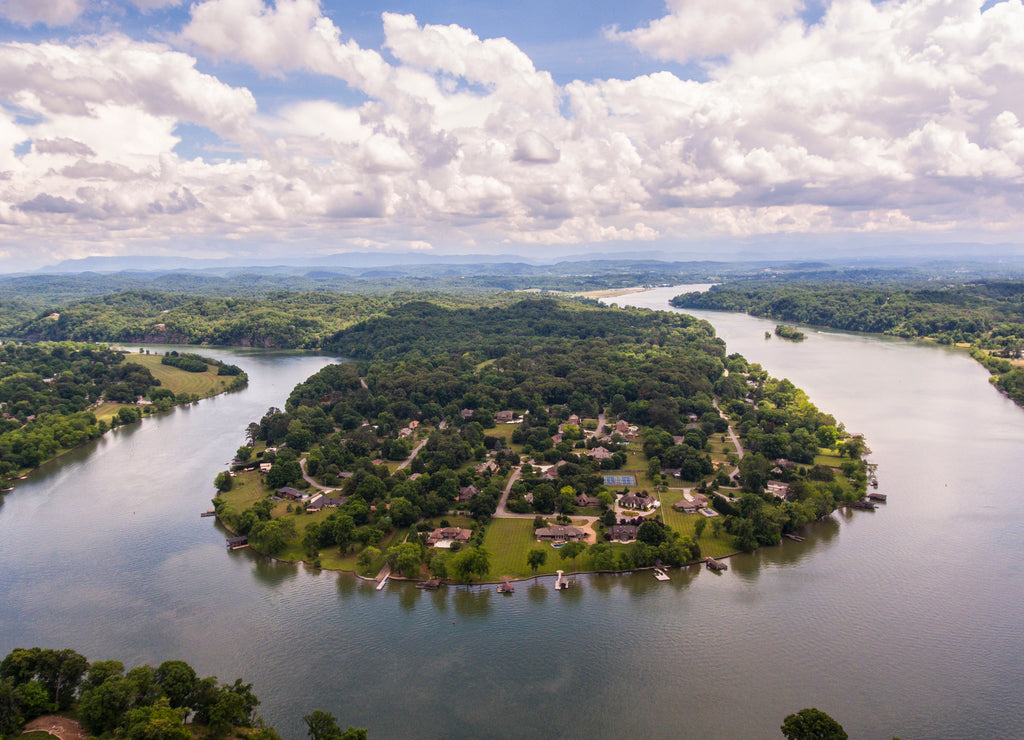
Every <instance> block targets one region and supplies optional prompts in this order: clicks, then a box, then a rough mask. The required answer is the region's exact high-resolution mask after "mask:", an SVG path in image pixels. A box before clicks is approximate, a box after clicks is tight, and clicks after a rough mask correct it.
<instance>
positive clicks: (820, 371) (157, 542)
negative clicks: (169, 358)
mask: <svg viewBox="0 0 1024 740" xmlns="http://www.w3.org/2000/svg"><path fill="white" fill-rule="evenodd" d="M677 292H679V290H678V289H658V290H653V291H648V292H645V293H639V294H634V295H630V296H626V297H620V298H616V299H611V300H614V301H617V302H619V303H620V304H621V303H627V302H628V303H634V304H637V305H644V306H649V307H652V308H666V307H667V304H666V301H667V299H668V298H669V297H671V296H672V295H675V294H676V293H677ZM692 313H697V314H698V315H700V316H702V317H703V318H707V319H708V320H709V321H711V323H712V324H714V326H715V328H716V330H717V331H718V333H719V335H720V336H722V337H723V338H724V339H725V340H726V342H727V343H728V348H729V351H730V352H740V353H742V354H744V355H745V356H746V357H747V358H748V359H749V360H751V361H754V362H759V363H761V364H762V365H763V366H764V367H765V368H766V369H767V370H768V371H769V372H771V373H772V374H773V375H777V376H782V377H788V378H790V379H791V380H792V381H793V382H794V383H796V384H797V385H798V386H800V387H802V388H804V389H805V390H806V391H807V392H808V393H809V395H810V396H811V398H812V400H813V401H814V402H815V403H816V404H817V405H818V407H819V408H821V409H822V410H824V411H827V412H829V413H832V414H835V416H836V417H837V418H838V419H840V420H842V421H843V422H845V423H846V425H847V427H848V428H849V429H851V430H854V431H859V432H863V433H864V434H865V435H866V436H867V438H868V443H869V445H870V447H871V448H872V450H873V453H872V455H871V460H872V461H873V462H876V463H878V465H879V468H878V476H879V479H880V481H881V486H880V490H881V491H883V492H885V493H888V494H889V503H888V504H886V505H884V506H883V507H881V508H880V510H879V511H877V512H873V513H872V512H853V513H850V514H843V515H839V514H837V515H834V516H833V517H831V518H830V519H829V520H827V521H826V522H823V523H820V524H816V525H813V526H812V527H810V528H809V529H808V532H807V534H808V537H807V541H806V542H803V543H795V542H790V541H786V542H785V543H784V544H783V545H780V546H776V547H770V548H766V549H763V550H760V551H758V552H756V553H754V554H752V555H744V556H738V557H735V558H733V559H731V561H730V564H731V567H730V570H729V571H728V572H726V573H724V574H721V575H717V574H714V573H711V572H708V571H706V570H701V569H698V568H690V569H689V570H687V571H682V572H680V571H672V572H671V576H672V580H671V581H669V582H668V583H659V582H657V581H655V580H654V578H653V576H650V575H649V574H643V575H637V576H604V577H598V576H594V577H586V578H583V579H581V583H580V586H579V587H578V588H575V589H570V590H569V591H566V592H562V593H555V592H554V591H553V589H552V588H551V581H550V580H544V579H541V580H540V581H539V582H537V583H535V584H534V583H528V584H524V585H522V586H520V587H519V588H518V589H517V590H516V593H515V594H514V595H513V596H500V595H499V594H496V593H494V592H493V591H491V590H481V589H472V590H467V589H465V588H462V589H455V588H448V589H445V590H442V591H439V592H436V593H428V592H423V591H419V590H416V589H414V588H412V587H411V586H408V585H405V584H394V583H393V584H391V585H389V586H388V587H387V589H385V590H384V591H382V592H376V591H374V590H373V589H372V588H371V587H369V586H367V585H365V584H362V583H359V582H357V581H356V580H355V579H353V578H352V577H349V576H346V575H339V574H335V573H328V572H314V571H312V570H310V569H306V568H299V567H294V566H290V565H283V564H277V563H273V562H269V561H266V560H264V559H262V558H260V557H258V556H255V555H254V554H252V553H250V552H248V551H237V552H229V551H226V550H225V547H224V534H223V532H221V531H219V530H218V528H217V526H216V525H215V524H214V523H213V522H212V520H210V519H200V518H199V512H200V511H203V510H205V509H206V508H208V506H209V499H210V497H211V496H212V494H213V487H212V479H213V476H214V475H215V474H216V472H217V471H218V470H221V469H223V468H224V466H225V463H226V462H227V460H228V459H229V458H230V457H231V455H232V454H233V452H234V450H235V448H237V447H238V445H239V444H240V443H241V442H242V435H243V431H244V428H245V425H246V424H247V423H248V422H249V421H252V420H254V419H256V418H258V417H259V416H260V415H261V414H262V413H263V412H264V411H265V410H266V408H267V407H268V406H271V405H277V406H282V405H283V404H284V400H285V398H286V397H287V394H288V392H289V390H290V389H291V388H292V386H294V385H295V383H297V382H298V381H300V380H302V379H304V378H305V377H307V376H308V375H310V374H312V373H313V372H315V371H316V370H317V369H318V368H319V367H322V366H323V365H324V364H325V363H327V362H331V361H332V360H331V359H330V358H324V357H315V356H309V355H288V354H276V355H275V354H265V353H256V352H246V351H241V350H238V351H235V350H213V349H210V350H204V352H205V353H208V354H213V355H215V356H218V357H221V358H223V359H226V360H229V361H231V362H234V363H236V364H238V365H240V366H242V367H243V369H245V371H246V372H247V373H248V374H249V378H250V386H249V388H248V389H246V390H244V391H241V392H238V393H234V394H230V395H226V396H221V397H218V398H216V399H210V400H205V401H202V402H200V403H199V404H197V405H196V406H193V407H191V408H187V409H178V410H175V411H173V412H171V413H169V414H167V415H165V416H162V417H160V418H157V419H149V420H146V421H145V422H143V423H142V424H140V425H135V426H134V427H132V428H128V429H125V428H121V429H118V430H116V431H114V432H113V433H110V434H108V435H106V436H105V437H104V438H103V439H101V440H99V441H97V442H95V443H93V444H91V445H89V446H86V447H83V448H82V449H80V450H77V451H75V452H74V453H71V454H69V455H66V456H64V457H62V458H60V459H59V460H57V461H55V462H53V463H50V464H48V465H47V466H45V467H44V468H42V469H40V470H39V471H37V472H36V473H35V474H33V475H32V476H31V477H30V479H29V480H26V481H23V482H21V483H20V484H19V485H18V487H17V490H16V491H15V492H14V493H12V494H10V495H8V496H7V497H6V501H5V502H4V503H3V505H2V506H0V574H2V575H0V654H5V653H7V652H8V651H9V650H10V649H12V648H14V647H17V646H32V645H41V646H45V647H65V646H67V647H73V648H75V649H76V650H78V651H79V652H81V653H83V654H85V655H86V656H88V657H89V658H91V659H94V660H96V659H102V658H116V659H118V660H121V661H123V662H124V663H125V664H126V665H129V666H131V665H137V664H139V663H143V662H149V663H154V664H155V663H158V662H160V661H162V660H166V659H170V658H180V659H183V660H187V661H189V662H190V663H192V664H193V665H194V666H196V668H197V670H198V671H199V672H200V673H201V674H202V675H210V674H215V675H217V676H219V677H220V678H221V679H222V680H225V681H231V680H233V679H234V678H236V677H239V676H241V677H243V678H244V679H245V680H246V681H250V682H252V683H253V684H254V690H255V691H256V693H257V695H258V696H260V697H261V699H262V700H263V705H262V706H261V708H260V709H261V713H262V714H263V716H264V717H265V718H266V719H267V720H268V721H269V722H270V723H271V724H273V725H275V726H276V727H277V729H278V730H279V731H280V732H281V733H282V735H283V736H284V737H285V738H288V740H299V739H300V738H301V737H304V736H305V730H304V727H303V725H302V722H301V715H302V714H305V713H308V712H309V711H311V710H313V709H326V710H328V711H331V712H332V713H334V714H335V715H336V716H337V717H338V718H339V720H340V721H341V723H342V725H343V726H344V725H346V724H355V725H357V726H365V727H368V728H369V730H370V737H371V738H372V739H373V740H381V739H382V738H401V737H425V738H441V737H451V736H459V737H481V738H489V737H493V738H514V737H515V738H518V737H538V736H546V737H583V736H595V737H634V736H635V737H645V738H670V737H683V736H686V737H689V736H693V737H713V738H762V737H763V738H778V737H781V735H780V733H779V731H778V727H779V725H780V724H781V722H782V719H783V717H784V716H785V715H786V714H788V713H790V712H793V711H795V710H798V709H800V708H802V707H808V706H816V707H818V708H820V709H822V710H824V711H827V712H828V713H829V714H831V715H832V716H833V717H835V718H836V719H837V720H839V721H840V722H841V723H842V724H843V726H844V727H845V728H846V730H847V732H848V733H849V734H850V736H851V737H854V738H891V737H893V736H899V737H902V738H904V740H909V739H910V738H977V737H986V738H1019V737H1021V736H1024V688H1022V685H1021V681H1020V678H1021V673H1022V667H1024V657H1022V656H1024V609H1022V608H1021V607H1022V602H1024V597H1022V594H1024V565H1022V563H1021V560H1020V559H1019V557H1018V556H1019V554H1020V552H1021V543H1022V542H1024V517H1022V513H1021V512H1022V506H1021V496H1022V495H1024V494H1022V492H1021V490H1020V483H1019V481H1021V480H1024V455H1021V454H1020V452H1021V450H1022V449H1024V412H1022V411H1021V409H1019V408H1017V407H1016V406H1014V405H1013V404H1012V403H1011V402H1010V401H1008V400H1007V399H1005V398H1004V397H1003V396H1001V395H1000V394H999V393H997V392H996V391H995V390H993V389H992V388H991V387H990V386H989V384H988V383H987V380H986V378H987V373H986V371H985V370H984V369H983V368H981V367H980V366H979V365H977V364H976V363H975V362H973V361H972V360H971V359H970V358H969V357H967V356H966V355H965V354H963V353H960V352H956V351H952V350H949V349H946V348H942V347H937V346H931V345H922V344H916V343H911V342H905V341H900V340H888V339H884V338H877V337H867V336H861V335H853V334H842V333H834V332H819V331H815V330H808V339H807V341H805V342H803V343H800V344H794V343H790V342H784V341H782V340H779V339H772V340H769V341H766V340H765V339H764V332H765V330H766V329H770V328H771V327H772V326H773V325H774V324H773V322H768V321H762V320H759V319H754V318H751V317H749V316H744V315H739V314H723V313H718V312H692Z"/></svg>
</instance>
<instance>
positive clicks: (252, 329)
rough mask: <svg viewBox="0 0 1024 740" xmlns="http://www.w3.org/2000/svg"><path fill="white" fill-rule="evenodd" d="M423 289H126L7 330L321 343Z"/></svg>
mask: <svg viewBox="0 0 1024 740" xmlns="http://www.w3.org/2000/svg"><path fill="white" fill-rule="evenodd" d="M422 298H423V294H417V295H411V294H405V293H395V294H392V295H389V296H374V295H345V294H336V293H328V292H312V293H294V292H285V291H281V292H275V293H270V294H268V295H265V296H262V297H260V298H235V297H226V298H215V297H202V296H194V295H183V294H176V293H159V292H153V291H125V292H121V293H112V294H109V295H103V296H98V297H93V298H86V299H83V300H79V301H74V302H72V303H68V304H66V305H52V306H48V307H46V308H44V309H43V310H41V311H40V312H38V313H37V314H36V315H35V317H34V318H33V319H31V320H29V321H25V322H23V323H20V324H18V325H16V326H13V327H12V328H11V329H10V334H11V336H13V337H16V338H19V339H25V340H29V341H40V340H50V341H65V340H71V341H87V342H95V341H103V342H124V343H127V344H138V343H141V342H157V343H170V344H213V345H226V346H240V347H263V348H275V349H319V348H321V347H322V346H323V344H324V341H325V339H327V338H329V337H331V336H332V335H333V334H335V333H336V332H338V331H339V330H341V329H344V328H345V327H347V326H351V325H352V324H355V323H357V322H359V321H363V320H365V319H367V318H370V317H372V316H377V315H381V314H385V313H388V312H390V311H393V310H394V309H395V308H396V307H399V306H401V305H403V304H404V303H407V302H409V301H413V300H421V299H422ZM431 299H432V300H433V301H434V302H435V303H438V304H440V305H444V306H466V305H479V304H481V303H485V302H486V303H488V304H490V305H501V304H504V303H508V302H511V301H512V300H514V296H513V295H512V294H508V295H492V296H488V297H486V298H484V297H472V296H432V297H431Z"/></svg>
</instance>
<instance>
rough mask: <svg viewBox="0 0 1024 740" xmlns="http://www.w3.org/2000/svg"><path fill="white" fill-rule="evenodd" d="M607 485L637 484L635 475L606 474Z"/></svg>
mask: <svg viewBox="0 0 1024 740" xmlns="http://www.w3.org/2000/svg"><path fill="white" fill-rule="evenodd" d="M604 484H605V485H606V486H635V485H636V476H635V475H606V476H605V477H604Z"/></svg>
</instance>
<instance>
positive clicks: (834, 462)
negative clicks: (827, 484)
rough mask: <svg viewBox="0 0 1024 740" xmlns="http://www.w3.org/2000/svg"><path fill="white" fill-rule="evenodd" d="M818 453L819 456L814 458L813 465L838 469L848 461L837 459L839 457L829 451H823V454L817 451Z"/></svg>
mask: <svg viewBox="0 0 1024 740" xmlns="http://www.w3.org/2000/svg"><path fill="white" fill-rule="evenodd" d="M818 453H819V454H817V455H815V456H814V464H815V465H827V466H828V467H830V468H838V467H839V466H840V465H842V464H843V461H844V460H845V459H848V458H842V457H839V455H836V454H834V453H832V452H831V451H830V450H825V451H824V452H822V451H821V450H820V449H819V450H818Z"/></svg>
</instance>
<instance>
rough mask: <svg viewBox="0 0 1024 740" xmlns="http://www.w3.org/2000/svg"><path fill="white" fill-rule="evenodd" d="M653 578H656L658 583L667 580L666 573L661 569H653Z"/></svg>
mask: <svg viewBox="0 0 1024 740" xmlns="http://www.w3.org/2000/svg"><path fill="white" fill-rule="evenodd" d="M654 577H655V578H657V579H658V580H659V581H667V580H668V573H666V572H665V571H663V570H662V569H661V568H655V569H654Z"/></svg>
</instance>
